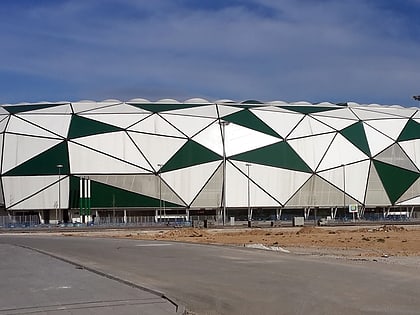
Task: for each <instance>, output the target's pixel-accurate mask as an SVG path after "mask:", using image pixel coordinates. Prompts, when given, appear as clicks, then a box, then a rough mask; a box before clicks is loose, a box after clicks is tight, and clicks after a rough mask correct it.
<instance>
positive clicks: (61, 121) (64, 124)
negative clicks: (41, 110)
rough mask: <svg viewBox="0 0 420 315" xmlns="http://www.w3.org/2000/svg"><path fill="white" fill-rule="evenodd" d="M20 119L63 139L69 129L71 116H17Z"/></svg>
mask: <svg viewBox="0 0 420 315" xmlns="http://www.w3.org/2000/svg"><path fill="white" fill-rule="evenodd" d="M17 116H18V117H21V118H22V119H24V120H26V121H28V122H30V123H32V124H35V125H37V126H39V127H41V128H43V129H46V130H49V131H51V132H53V133H55V134H56V135H59V136H61V137H63V138H66V137H67V133H68V130H69V127H70V121H71V115H47V114H45V115H29V114H26V115H17Z"/></svg>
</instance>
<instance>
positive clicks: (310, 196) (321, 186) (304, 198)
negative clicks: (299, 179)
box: [286, 175, 357, 207]
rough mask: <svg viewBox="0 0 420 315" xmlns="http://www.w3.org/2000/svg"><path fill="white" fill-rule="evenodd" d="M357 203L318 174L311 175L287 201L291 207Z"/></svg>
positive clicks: (337, 205) (333, 205)
mask: <svg viewBox="0 0 420 315" xmlns="http://www.w3.org/2000/svg"><path fill="white" fill-rule="evenodd" d="M354 203H357V201H356V200H354V199H353V198H351V197H349V196H348V195H347V194H346V195H344V193H343V191H341V190H339V189H338V188H337V187H334V186H333V185H331V184H330V183H329V182H327V181H326V180H324V179H323V178H321V177H319V176H316V175H314V176H312V177H311V178H310V179H309V180H308V181H307V182H306V183H305V184H304V185H303V186H302V187H301V188H300V189H299V190H298V191H297V192H296V194H294V195H293V197H292V198H291V199H290V200H289V201H288V202H287V205H286V206H291V207H308V206H312V207H316V206H319V205H323V206H324V207H325V206H328V207H340V206H347V205H349V204H354Z"/></svg>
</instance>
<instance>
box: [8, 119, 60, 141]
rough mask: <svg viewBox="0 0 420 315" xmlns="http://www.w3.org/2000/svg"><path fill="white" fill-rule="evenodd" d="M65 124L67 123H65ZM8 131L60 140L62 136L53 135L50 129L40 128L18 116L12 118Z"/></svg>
mask: <svg viewBox="0 0 420 315" xmlns="http://www.w3.org/2000/svg"><path fill="white" fill-rule="evenodd" d="M63 124H65V121H63ZM6 131H7V132H10V133H16V134H22V135H28V136H38V137H45V138H56V139H60V136H58V135H56V134H53V133H52V132H50V131H49V129H48V128H43V127H39V126H37V125H35V124H34V123H30V122H28V121H26V120H23V119H21V118H18V117H17V116H12V117H10V120H9V124H8V125H7V130H6Z"/></svg>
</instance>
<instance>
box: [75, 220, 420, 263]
mask: <svg viewBox="0 0 420 315" xmlns="http://www.w3.org/2000/svg"><path fill="white" fill-rule="evenodd" d="M67 235H69V234H67ZM73 235H74V234H73ZM78 235H80V234H78ZM85 235H86V236H87V235H89V236H96V237H97V236H100V237H118V238H131V239H143V240H165V241H180V242H192V243H207V244H226V245H237V246H247V245H249V244H262V245H265V246H270V247H273V246H274V247H281V248H285V249H290V248H293V249H295V250H296V249H310V250H315V251H316V250H335V251H342V252H343V253H344V252H345V251H352V252H355V251H356V252H357V255H359V256H378V255H392V256H420V227H417V226H405V227H403V226H393V225H386V226H381V227H366V228H357V227H351V228H350V227H303V228H265V229H262V228H252V229H248V228H246V229H245V228H242V229H193V228H179V229H167V230H141V229H139V230H130V231H127V230H125V231H121V230H119V231H117V230H116V231H106V232H99V231H98V232H94V233H86V234H85Z"/></svg>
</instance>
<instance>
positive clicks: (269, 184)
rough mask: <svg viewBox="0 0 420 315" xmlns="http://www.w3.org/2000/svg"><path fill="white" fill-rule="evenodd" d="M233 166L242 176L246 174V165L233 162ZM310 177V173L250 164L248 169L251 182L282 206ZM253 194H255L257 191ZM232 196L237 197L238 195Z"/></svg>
mask: <svg viewBox="0 0 420 315" xmlns="http://www.w3.org/2000/svg"><path fill="white" fill-rule="evenodd" d="M233 164H234V165H235V166H236V167H238V168H239V169H240V170H241V171H242V172H243V173H244V174H247V172H248V168H247V166H246V164H247V163H244V162H236V161H233ZM310 176H311V174H310V173H304V172H298V171H291V170H285V169H280V168H276V167H270V166H264V165H259V164H252V165H251V166H250V167H249V177H250V178H251V180H252V181H253V182H255V183H256V184H257V185H258V186H260V187H261V188H262V189H263V190H265V191H266V192H267V193H268V194H270V195H271V196H272V197H273V198H275V199H276V200H278V201H279V202H280V203H282V204H284V203H286V201H287V200H288V199H289V198H290V197H291V196H292V195H293V194H294V193H295V192H296V190H298V189H299V187H301V186H302V185H303V184H304V183H305V182H306V181H307V180H308V178H309V177H310ZM236 185H237V184H236V183H235V186H236ZM258 190H259V189H258ZM244 191H245V190H244ZM255 193H257V191H256V192H255ZM234 196H236V197H239V195H238V194H236V195H234ZM251 197H252V194H251ZM242 198H243V196H242ZM251 200H252V198H251ZM243 205H245V204H243ZM271 205H275V204H271ZM277 205H278V204H277ZM254 206H258V204H257V203H255V204H254Z"/></svg>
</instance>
